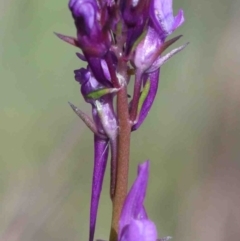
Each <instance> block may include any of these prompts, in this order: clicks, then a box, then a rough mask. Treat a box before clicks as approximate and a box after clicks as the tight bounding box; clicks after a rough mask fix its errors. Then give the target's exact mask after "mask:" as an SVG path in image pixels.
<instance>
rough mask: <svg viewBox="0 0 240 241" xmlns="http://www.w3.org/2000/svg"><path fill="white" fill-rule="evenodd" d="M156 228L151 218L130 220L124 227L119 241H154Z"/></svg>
mask: <svg viewBox="0 0 240 241" xmlns="http://www.w3.org/2000/svg"><path fill="white" fill-rule="evenodd" d="M156 240H157V229H156V226H155V224H154V223H153V222H152V221H151V220H132V221H131V222H130V223H129V225H127V226H126V227H124V229H123V232H122V235H121V237H120V241H156Z"/></svg>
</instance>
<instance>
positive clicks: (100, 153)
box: [89, 135, 108, 241]
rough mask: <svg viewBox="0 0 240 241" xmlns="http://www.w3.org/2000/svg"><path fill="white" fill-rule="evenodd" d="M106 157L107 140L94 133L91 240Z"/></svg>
mask: <svg viewBox="0 0 240 241" xmlns="http://www.w3.org/2000/svg"><path fill="white" fill-rule="evenodd" d="M107 158H108V141H107V140H103V139H101V138H99V137H98V136H96V135H94V168H93V178H92V196H91V208H90V230H89V241H93V239H94V232H95V226H96V219H97V211H98V204H99V199H100V194H101V191H102V183H103V177H104V173H105V169H106V164H107Z"/></svg>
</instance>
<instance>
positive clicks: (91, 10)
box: [69, 0, 98, 35]
mask: <svg viewBox="0 0 240 241" xmlns="http://www.w3.org/2000/svg"><path fill="white" fill-rule="evenodd" d="M69 8H70V10H71V11H72V14H73V17H74V19H75V21H76V25H77V28H78V30H80V32H82V33H85V34H87V35H90V34H91V32H92V31H93V30H95V29H94V28H95V27H96V26H95V25H96V14H97V10H98V9H97V4H96V2H95V1H92V0H71V1H70V2H69Z"/></svg>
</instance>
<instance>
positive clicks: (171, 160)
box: [0, 0, 240, 241]
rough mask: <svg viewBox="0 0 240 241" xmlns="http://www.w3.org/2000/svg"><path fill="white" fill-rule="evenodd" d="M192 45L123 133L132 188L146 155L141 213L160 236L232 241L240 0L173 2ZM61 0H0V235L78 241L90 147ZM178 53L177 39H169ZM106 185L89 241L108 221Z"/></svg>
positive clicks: (236, 213) (239, 134) (238, 185)
mask: <svg viewBox="0 0 240 241" xmlns="http://www.w3.org/2000/svg"><path fill="white" fill-rule="evenodd" d="M179 8H183V9H184V12H185V18H186V22H185V24H184V26H183V27H181V28H180V29H178V30H177V31H176V33H174V35H173V36H176V35H178V34H183V35H184V37H183V38H182V39H181V40H180V42H179V43H178V45H180V44H183V43H185V42H188V41H189V42H190V45H189V46H188V47H187V48H186V49H185V50H184V51H183V52H182V53H180V54H178V55H177V56H175V57H174V58H173V59H171V60H170V61H169V62H168V63H167V64H166V65H165V66H164V67H163V68H162V72H161V84H160V89H159V93H158V96H157V98H156V101H155V103H154V106H153V108H152V110H151V112H150V114H149V117H148V118H147V120H146V122H145V123H144V124H143V126H142V127H141V128H140V129H139V131H138V132H136V133H134V134H133V136H132V146H131V169H130V174H131V177H130V182H131V183H132V181H133V180H134V177H135V175H136V167H137V164H138V163H139V162H143V161H144V160H146V159H150V160H151V177H150V182H149V189H148V195H147V198H146V207H147V210H148V212H149V216H150V218H151V219H152V220H153V221H154V222H156V224H157V227H158V231H159V237H163V236H167V235H170V236H173V237H174V239H173V240H176V241H190V240H191V241H193V240H194V241H206V240H211V241H223V240H231V241H235V240H236V241H239V237H240V229H239V226H240V208H239V203H240V160H239V159H240V151H239V148H240V145H239V143H240V78H239V77H240V70H239V66H240V45H239V43H240V27H239V21H240V15H239V10H240V1H237V0H235V1H233V0H202V1H198V0H179V1H175V2H174V9H175V10H176V11H177V9H179ZM54 31H56V32H60V33H63V34H66V35H72V36H74V35H75V28H74V24H73V21H72V18H71V14H70V12H69V11H68V8H67V1H66V0H51V1H47V0H35V1H29V0H21V1H17V0H8V1H6V0H5V1H4V0H1V1H0V81H1V86H0V123H1V124H0V150H1V151H0V240H1V241H32V240H34V241H40V240H41V241H42V240H71V241H75V240H87V237H88V222H89V220H88V209H89V202H90V185H91V172H92V166H93V162H92V159H93V151H92V150H93V143H92V142H93V141H92V135H91V133H90V132H89V131H88V130H87V129H86V127H85V126H84V124H83V123H81V121H80V120H79V119H78V118H77V117H76V116H75V115H74V113H73V112H72V111H71V109H70V108H69V106H68V104H67V102H68V101H71V102H73V103H74V104H76V105H77V106H79V107H81V109H83V110H84V111H86V112H88V113H89V112H90V107H89V106H88V105H87V104H86V103H84V101H83V99H82V97H81V96H80V94H79V85H78V83H76V82H75V81H74V76H73V70H74V69H77V68H79V67H80V66H81V65H82V63H81V62H80V61H79V60H78V59H77V57H76V56H75V52H76V51H77V49H75V48H74V47H71V46H69V45H67V44H64V43H63V42H61V41H60V40H58V39H57V38H56V37H55V36H54V35H53V32H54ZM175 46H177V44H175ZM108 182H109V174H107V176H106V178H105V186H104V190H103V193H102V198H101V204H100V210H99V219H98V224H97V232H96V238H100V239H107V238H108V235H109V225H110V217H111V210H110V207H111V203H110V201H109V197H108Z"/></svg>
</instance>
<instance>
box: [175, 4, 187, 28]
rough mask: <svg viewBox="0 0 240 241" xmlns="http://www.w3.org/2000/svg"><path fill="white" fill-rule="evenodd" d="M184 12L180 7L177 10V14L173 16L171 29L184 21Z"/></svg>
mask: <svg viewBox="0 0 240 241" xmlns="http://www.w3.org/2000/svg"><path fill="white" fill-rule="evenodd" d="M184 20H185V19H184V12H183V10H182V9H180V10H179V11H178V14H177V16H176V17H175V18H174V24H173V31H174V30H175V29H177V28H178V27H180V26H181V25H182V24H183V23H184Z"/></svg>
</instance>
